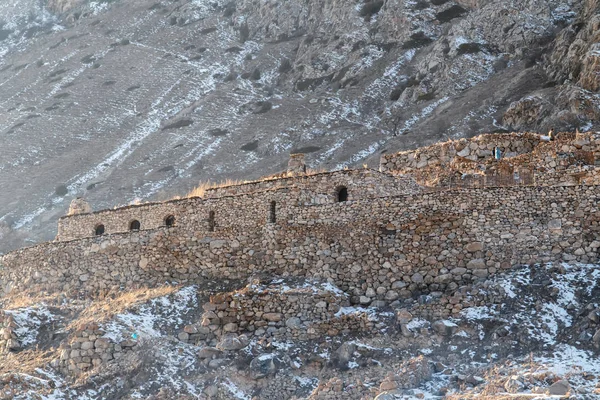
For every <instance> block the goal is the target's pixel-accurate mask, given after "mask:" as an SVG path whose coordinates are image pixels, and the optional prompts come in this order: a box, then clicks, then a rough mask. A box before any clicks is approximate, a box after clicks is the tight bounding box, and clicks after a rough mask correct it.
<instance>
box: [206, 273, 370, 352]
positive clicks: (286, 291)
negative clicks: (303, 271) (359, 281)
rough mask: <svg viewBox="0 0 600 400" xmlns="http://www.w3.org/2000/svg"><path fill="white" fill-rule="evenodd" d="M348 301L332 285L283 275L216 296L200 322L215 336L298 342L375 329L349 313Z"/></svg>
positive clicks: (366, 320) (358, 314)
mask: <svg viewBox="0 0 600 400" xmlns="http://www.w3.org/2000/svg"><path fill="white" fill-rule="evenodd" d="M349 305H350V303H349V299H348V296H347V295H346V294H345V293H344V292H342V291H340V290H339V289H338V288H336V287H335V286H333V285H331V284H329V283H326V282H317V281H314V280H304V279H297V278H296V279H285V280H284V279H280V280H276V281H274V282H272V283H270V284H268V285H264V284H259V283H255V284H250V285H248V286H247V287H246V288H244V289H243V290H240V291H236V292H233V293H221V294H218V295H215V296H212V297H211V299H210V302H209V303H207V304H205V305H204V306H203V307H204V310H205V311H206V312H205V313H204V314H203V316H202V321H201V323H200V324H201V326H203V327H208V328H209V329H210V331H211V332H213V333H214V334H215V335H216V336H217V337H220V336H221V335H223V334H228V333H250V334H251V335H254V336H257V337H263V336H275V337H285V338H288V339H294V340H308V339H314V338H316V337H319V336H321V335H324V334H329V335H337V334H338V333H339V332H342V331H343V332H345V333H347V332H351V331H359V330H360V331H366V330H368V329H372V328H373V325H374V324H373V323H371V324H369V318H368V316H367V315H366V313H365V312H364V311H363V312H362V313H361V312H360V311H359V310H356V309H351V310H352V311H353V312H345V311H348V310H350V309H349V308H347V307H348V306H349Z"/></svg>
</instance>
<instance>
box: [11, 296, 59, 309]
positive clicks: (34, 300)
mask: <svg viewBox="0 0 600 400" xmlns="http://www.w3.org/2000/svg"><path fill="white" fill-rule="evenodd" d="M61 296H62V294H61V293H53V294H47V293H40V292H35V293H30V292H19V293H16V294H8V295H6V296H4V297H3V298H2V299H0V308H2V309H5V310H14V309H16V308H25V307H30V306H33V305H35V304H41V303H44V304H56V303H58V302H59V299H60V298H61Z"/></svg>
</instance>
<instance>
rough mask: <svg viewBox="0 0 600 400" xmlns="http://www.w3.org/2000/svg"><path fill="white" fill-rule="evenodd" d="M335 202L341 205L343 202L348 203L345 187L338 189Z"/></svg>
mask: <svg viewBox="0 0 600 400" xmlns="http://www.w3.org/2000/svg"><path fill="white" fill-rule="evenodd" d="M337 201H338V203H342V202H344V201H348V188H347V187H343V186H342V187H341V188H339V189H338V191H337Z"/></svg>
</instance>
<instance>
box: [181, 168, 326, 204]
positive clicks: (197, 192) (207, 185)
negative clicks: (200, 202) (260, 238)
mask: <svg viewBox="0 0 600 400" xmlns="http://www.w3.org/2000/svg"><path fill="white" fill-rule="evenodd" d="M325 172H327V170H326V169H325V168H319V169H308V170H306V173H304V174H302V175H299V176H312V175H318V174H323V173H325ZM289 177H291V176H290V175H288V173H287V172H281V173H278V174H273V175H268V176H263V177H262V178H259V179H256V180H253V181H242V180H235V179H227V180H225V181H223V182H219V183H211V182H200V185H198V186H197V187H196V188H194V189H193V190H192V191H191V192H189V193H188V194H187V195H186V196H185V198H190V197H204V194H205V193H206V191H207V190H210V189H218V188H225V187H229V186H238V185H244V184H248V183H259V182H267V181H274V180H277V179H285V178H289ZM180 198H181V197H180V196H176V197H174V198H172V200H177V199H180Z"/></svg>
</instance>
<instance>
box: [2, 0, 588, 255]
mask: <svg viewBox="0 0 600 400" xmlns="http://www.w3.org/2000/svg"><path fill="white" fill-rule="evenodd" d="M598 10H599V5H598V2H597V1H595V0H580V1H575V0H573V1H568V2H565V1H559V0H522V1H513V2H509V3H506V4H505V2H503V3H501V4H499V3H498V2H491V1H466V0H461V1H457V2H454V1H445V0H432V1H425V0H420V1H405V0H386V1H354V2H342V1H337V0H327V1H315V0H303V1H293V2H277V1H270V2H264V1H255V0H239V1H233V2H231V1H225V0H212V1H208V0H193V1H190V0H179V1H165V0H163V1H157V0H152V1H147V0H133V1H120V0H111V1H107V0H103V1H92V2H87V1H76V0H51V1H49V2H48V3H47V4H46V3H45V2H44V1H40V0H37V1H36V0H19V1H15V2H11V4H6V5H2V6H0V18H1V19H2V20H4V23H3V24H2V29H0V39H1V41H0V55H2V58H1V59H0V137H1V139H0V140H1V141H2V149H3V151H2V154H1V156H0V186H1V187H2V188H3V190H2V191H1V192H0V224H1V225H0V240H1V242H2V244H1V245H0V247H1V249H0V250H7V249H10V248H14V247H17V246H20V245H23V244H24V243H26V242H27V241H38V240H46V239H49V238H51V237H52V236H53V235H54V233H55V221H56V219H57V218H58V217H59V216H60V215H62V214H64V213H65V210H66V208H67V206H68V203H69V201H70V200H71V198H73V197H75V196H85V197H86V198H88V200H89V201H90V202H91V203H92V204H93V205H94V207H95V208H96V209H100V208H106V207H112V206H114V205H115V204H127V203H129V202H131V201H135V200H136V199H137V200H140V199H141V200H148V199H161V198H166V197H170V196H173V195H174V194H177V193H179V194H182V193H185V192H187V191H189V190H190V189H191V188H192V187H193V186H195V185H196V184H197V183H198V181H201V180H203V181H206V180H213V181H215V180H216V181H219V180H222V179H225V178H237V179H244V178H255V177H258V176H260V175H264V174H268V173H273V172H277V171H279V170H281V169H283V168H284V165H285V163H286V161H287V157H288V154H289V153H290V152H305V153H308V159H309V163H310V164H311V165H312V166H314V167H325V168H329V169H334V168H342V167H344V166H347V165H359V164H362V163H364V162H367V163H369V164H371V165H373V166H376V165H377V162H378V157H379V154H380V153H381V152H382V151H396V150H400V149H403V148H407V147H414V146H416V145H420V144H425V143H430V142H433V141H438V140H440V139H444V138H448V137H461V136H472V135H475V134H478V133H481V132H493V131H497V130H513V129H515V130H517V129H518V130H527V129H532V130H540V131H545V130H547V129H549V128H550V127H555V128H556V129H575V128H581V129H583V128H586V129H592V128H594V127H597V121H598V111H597V110H598V109H599V108H598V106H599V102H600V98H599V97H598V88H599V78H598V73H597V72H598V68H600V67H599V64H598V60H599V57H600V56H599V54H600V53H599V50H598V49H597V44H595V43H596V42H597V41H598V35H599V30H598V25H599V24H598Z"/></svg>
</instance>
